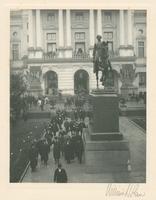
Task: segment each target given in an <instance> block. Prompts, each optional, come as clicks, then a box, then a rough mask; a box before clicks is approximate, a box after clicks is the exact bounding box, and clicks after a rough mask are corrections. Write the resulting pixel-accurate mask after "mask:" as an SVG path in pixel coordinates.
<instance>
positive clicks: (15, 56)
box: [12, 44, 19, 60]
mask: <svg viewBox="0 0 156 200" xmlns="http://www.w3.org/2000/svg"><path fill="white" fill-rule="evenodd" d="M12 59H13V60H18V59H19V44H13V45H12Z"/></svg>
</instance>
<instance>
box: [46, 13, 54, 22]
mask: <svg viewBox="0 0 156 200" xmlns="http://www.w3.org/2000/svg"><path fill="white" fill-rule="evenodd" d="M47 21H48V22H52V21H55V14H54V13H48V14H47Z"/></svg>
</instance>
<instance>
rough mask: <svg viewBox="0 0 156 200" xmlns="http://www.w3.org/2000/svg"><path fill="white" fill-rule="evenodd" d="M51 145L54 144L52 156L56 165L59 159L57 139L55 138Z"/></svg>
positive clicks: (59, 150) (59, 149)
mask: <svg viewBox="0 0 156 200" xmlns="http://www.w3.org/2000/svg"><path fill="white" fill-rule="evenodd" d="M53 144H54V148H53V156H54V160H55V163H57V164H58V163H59V159H60V152H61V148H60V142H59V140H58V138H57V137H55V141H54V142H53Z"/></svg>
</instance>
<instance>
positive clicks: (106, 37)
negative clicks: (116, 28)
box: [104, 32, 113, 52]
mask: <svg viewBox="0 0 156 200" xmlns="http://www.w3.org/2000/svg"><path fill="white" fill-rule="evenodd" d="M104 40H105V41H107V42H108V51H109V52H113V32H104Z"/></svg>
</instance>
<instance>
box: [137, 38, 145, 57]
mask: <svg viewBox="0 0 156 200" xmlns="http://www.w3.org/2000/svg"><path fill="white" fill-rule="evenodd" d="M138 57H140V58H144V57H145V47H144V42H143V41H139V42H138Z"/></svg>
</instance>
